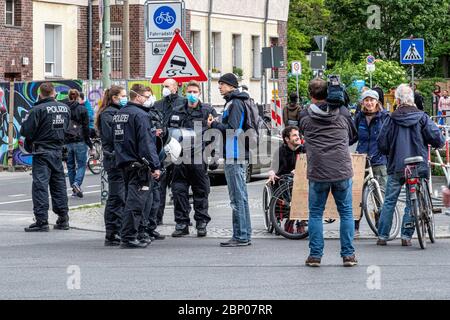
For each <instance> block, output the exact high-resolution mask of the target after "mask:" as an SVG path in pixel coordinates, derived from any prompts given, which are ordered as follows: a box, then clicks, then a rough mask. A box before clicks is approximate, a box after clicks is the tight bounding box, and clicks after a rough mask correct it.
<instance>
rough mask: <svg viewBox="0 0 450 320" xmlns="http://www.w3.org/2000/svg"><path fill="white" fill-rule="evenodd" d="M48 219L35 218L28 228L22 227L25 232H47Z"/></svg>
mask: <svg viewBox="0 0 450 320" xmlns="http://www.w3.org/2000/svg"><path fill="white" fill-rule="evenodd" d="M48 229H49V228H48V221H47V220H37V221H36V222H35V223H33V224H31V225H30V226H29V227H28V228H24V230H25V232H48Z"/></svg>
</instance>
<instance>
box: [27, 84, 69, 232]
mask: <svg viewBox="0 0 450 320" xmlns="http://www.w3.org/2000/svg"><path fill="white" fill-rule="evenodd" d="M39 90H40V95H39V100H38V101H37V102H36V103H35V104H34V107H33V108H32V109H31V111H30V113H29V114H28V117H27V119H26V120H25V122H24V123H23V124H22V127H21V129H20V134H21V135H22V136H24V137H25V145H26V149H27V151H29V152H32V154H33V186H32V197H33V211H34V215H35V217H36V222H35V223H33V224H32V225H30V226H29V227H28V228H25V231H26V232H34V231H48V230H49V227H48V209H49V203H48V187H49V186H50V194H51V197H52V209H53V212H54V213H56V214H57V215H58V219H57V220H56V225H55V226H54V228H55V229H59V230H68V229H69V215H68V212H69V207H68V205H67V191H66V180H65V177H64V168H63V165H62V147H63V144H64V132H65V130H67V128H68V126H69V120H70V110H69V108H68V107H67V106H66V105H65V104H63V103H60V102H57V101H56V100H55V96H56V93H55V88H54V87H53V85H52V84H51V83H48V82H45V83H42V84H41V85H40V86H39Z"/></svg>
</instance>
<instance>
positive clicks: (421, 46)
mask: <svg viewBox="0 0 450 320" xmlns="http://www.w3.org/2000/svg"><path fill="white" fill-rule="evenodd" d="M400 63H401V64H424V63H425V40H423V39H402V40H400Z"/></svg>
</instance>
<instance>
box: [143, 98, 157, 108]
mask: <svg viewBox="0 0 450 320" xmlns="http://www.w3.org/2000/svg"><path fill="white" fill-rule="evenodd" d="M155 101H156V98H155V96H150V98H148V99H147V101H145V102H144V107H146V108H150V107H151V106H152V105H153V104H154V103H155Z"/></svg>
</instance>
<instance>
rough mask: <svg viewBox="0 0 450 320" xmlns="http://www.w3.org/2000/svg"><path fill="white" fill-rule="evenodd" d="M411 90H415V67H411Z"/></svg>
mask: <svg viewBox="0 0 450 320" xmlns="http://www.w3.org/2000/svg"><path fill="white" fill-rule="evenodd" d="M411 88H413V90H414V65H413V64H412V65H411Z"/></svg>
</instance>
